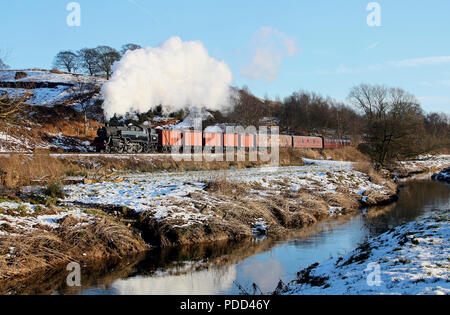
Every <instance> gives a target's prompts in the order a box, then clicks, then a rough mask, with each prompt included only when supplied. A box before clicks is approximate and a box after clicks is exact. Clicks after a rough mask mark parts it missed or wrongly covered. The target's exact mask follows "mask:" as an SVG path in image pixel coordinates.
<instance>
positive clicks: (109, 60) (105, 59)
mask: <svg viewBox="0 0 450 315" xmlns="http://www.w3.org/2000/svg"><path fill="white" fill-rule="evenodd" d="M95 50H96V51H97V53H98V61H99V62H98V67H99V70H100V71H101V72H103V73H104V74H105V75H106V79H107V80H109V79H110V77H111V74H112V66H113V64H114V63H115V62H116V61H119V60H120V57H121V56H120V53H119V52H118V51H117V50H115V49H114V48H111V47H108V46H99V47H97V48H96V49H95Z"/></svg>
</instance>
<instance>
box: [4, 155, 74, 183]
mask: <svg viewBox="0 0 450 315" xmlns="http://www.w3.org/2000/svg"><path fill="white" fill-rule="evenodd" d="M75 169H79V167H77V166H76V165H74V164H71V163H64V162H63V161H61V160H60V159H57V158H53V157H51V156H50V154H49V152H48V151H45V150H39V151H36V152H35V153H34V154H33V155H31V156H30V155H24V154H12V155H11V156H9V157H1V158H0V170H1V185H2V186H4V187H5V188H7V189H15V188H20V187H23V186H26V185H32V184H37V183H46V182H51V181H55V180H59V179H61V178H62V177H64V176H65V175H66V174H67V173H68V172H71V171H74V170H75Z"/></svg>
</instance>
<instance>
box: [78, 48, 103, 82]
mask: <svg viewBox="0 0 450 315" xmlns="http://www.w3.org/2000/svg"><path fill="white" fill-rule="evenodd" d="M78 60H79V61H78V62H79V65H80V68H81V69H82V70H83V71H84V72H85V73H86V74H89V75H91V76H92V75H95V74H97V73H98V72H99V71H100V69H99V53H98V51H97V50H96V49H93V48H84V49H81V50H80V51H79V52H78Z"/></svg>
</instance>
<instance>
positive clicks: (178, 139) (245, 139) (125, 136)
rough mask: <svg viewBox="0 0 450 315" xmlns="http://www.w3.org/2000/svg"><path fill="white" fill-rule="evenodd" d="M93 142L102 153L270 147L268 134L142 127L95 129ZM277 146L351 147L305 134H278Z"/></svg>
mask: <svg viewBox="0 0 450 315" xmlns="http://www.w3.org/2000/svg"><path fill="white" fill-rule="evenodd" d="M97 136H98V137H97V138H95V140H94V142H93V146H95V148H96V151H97V152H106V153H113V152H114V153H130V154H132V153H151V152H170V151H171V149H172V148H174V147H177V148H183V150H184V152H186V150H191V152H202V149H203V148H208V149H210V150H211V151H209V152H214V149H215V148H217V147H222V148H241V149H245V150H254V149H257V148H261V147H271V145H272V143H271V141H272V140H271V139H272V138H273V137H272V136H271V135H265V136H261V135H255V134H244V133H215V132H200V131H189V130H187V131H184V130H183V131H182V130H166V129H153V128H148V127H145V126H134V125H130V126H107V127H101V128H100V129H99V130H98V131H97ZM278 146H279V147H280V148H294V149H333V148H340V147H346V146H351V140H350V139H348V138H338V137H326V136H317V137H307V136H290V135H279V136H278Z"/></svg>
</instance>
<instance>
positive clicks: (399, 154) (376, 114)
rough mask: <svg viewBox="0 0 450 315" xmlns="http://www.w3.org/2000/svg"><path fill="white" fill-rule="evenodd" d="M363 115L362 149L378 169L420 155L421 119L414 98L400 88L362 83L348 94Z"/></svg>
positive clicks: (421, 143)
mask: <svg viewBox="0 0 450 315" xmlns="http://www.w3.org/2000/svg"><path fill="white" fill-rule="evenodd" d="M349 99H350V101H351V102H352V104H353V105H355V106H356V107H358V108H359V109H361V110H362V112H363V113H364V118H365V128H364V134H365V135H364V140H365V143H364V144H363V145H361V149H362V150H363V151H364V152H365V153H368V154H369V155H370V156H371V157H372V158H373V160H374V161H375V162H376V163H377V164H378V165H380V166H382V165H384V164H385V163H386V162H389V161H391V160H394V159H405V158H409V157H413V156H416V155H418V154H420V153H423V148H424V146H423V139H424V134H425V128H424V116H423V111H422V108H421V107H420V104H419V102H418V101H417V99H416V98H415V97H414V96H413V95H412V94H409V93H407V92H405V91H404V90H402V89H398V88H391V89H389V88H387V87H384V86H379V85H367V84H362V85H359V86H356V87H354V88H353V89H352V90H351V92H350V95H349Z"/></svg>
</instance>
